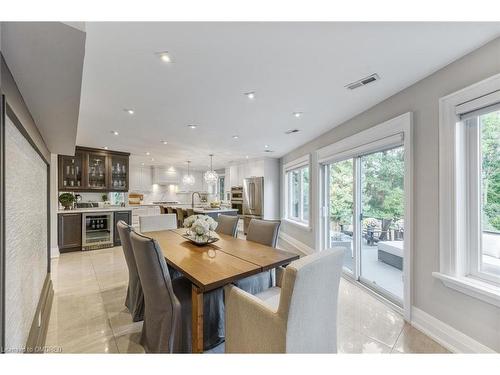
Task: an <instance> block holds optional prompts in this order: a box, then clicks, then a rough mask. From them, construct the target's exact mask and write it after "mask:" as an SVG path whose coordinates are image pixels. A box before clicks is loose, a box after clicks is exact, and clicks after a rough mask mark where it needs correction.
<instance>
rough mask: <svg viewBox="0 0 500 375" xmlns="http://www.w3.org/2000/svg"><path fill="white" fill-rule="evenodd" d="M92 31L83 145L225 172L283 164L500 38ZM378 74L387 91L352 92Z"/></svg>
mask: <svg viewBox="0 0 500 375" xmlns="http://www.w3.org/2000/svg"><path fill="white" fill-rule="evenodd" d="M86 32H87V41H86V55H85V62H84V73H83V82H82V98H81V106H80V117H79V125H78V135H77V144H79V145H84V146H92V147H103V146H108V147H109V148H110V149H116V150H122V151H128V152H131V153H132V154H133V155H134V160H136V161H143V162H146V163H147V164H165V165H175V166H181V165H183V164H184V162H185V161H186V160H188V159H189V160H193V165H194V166H197V167H198V168H201V169H203V168H205V167H206V165H207V163H208V160H209V158H208V154H210V153H213V154H215V158H214V164H215V166H217V167H220V166H224V165H227V164H228V163H229V162H230V161H239V160H244V158H245V157H246V156H247V155H248V156H249V157H250V158H254V157H262V156H272V157H281V156H283V155H284V154H286V153H287V152H289V151H291V150H293V149H294V148H296V147H298V146H300V145H302V144H304V143H306V142H307V141H309V140H311V139H313V138H315V137H317V136H319V135H321V134H322V133H324V132H325V131H327V130H329V129H331V128H332V127H334V126H336V125H338V124H340V123H342V122H343V121H345V120H347V119H349V118H351V117H353V116H354V115H356V114H358V113H360V112H362V111H364V110H366V109H367V108H369V107H371V106H373V105H375V104H376V103H378V102H380V101H382V100H384V99H386V98H387V97H389V96H391V95H393V94H395V93H397V92H398V91H400V90H402V89H404V88H405V87H408V86H410V85H411V84H412V83H414V82H416V81H418V80H420V79H422V78H424V77H426V76H428V75H429V74H431V73H433V72H435V71H436V70H438V69H440V68H442V67H443V66H445V65H447V64H449V63H450V62H452V61H454V60H456V59H457V58H459V57H461V56H463V55H465V54H467V53H468V52H470V51H472V50H474V49H476V48H478V47H479V46H481V45H483V44H484V43H486V42H488V41H489V40H492V39H494V38H495V37H497V36H499V35H500V23H489V24H488V23H218V22H217V23H169V22H163V23H110V22H105V23H94V22H89V23H87V24H86ZM160 51H169V53H170V56H171V58H172V59H173V63H171V64H165V63H164V62H162V61H161V60H160V59H159V58H158V56H156V55H155V53H156V52H160ZM372 73H378V74H379V76H380V77H381V79H380V81H378V82H375V83H373V84H371V85H369V86H366V87H363V88H360V89H358V90H355V91H349V90H347V89H346V88H344V86H345V85H346V84H348V83H350V82H352V81H355V80H358V79H360V78H362V77H365V76H367V75H369V74H372ZM248 91H255V92H256V99H255V100H254V101H250V100H248V99H247V98H246V97H245V96H244V95H243V93H245V92H248ZM124 108H133V109H134V110H135V114H134V115H132V116H131V115H128V114H127V113H126V112H125V111H124ZM294 111H301V112H303V113H304V115H303V117H302V118H300V119H297V118H295V117H293V116H292V113H293V112H294ZM193 123H194V124H198V125H199V128H198V129H196V130H190V129H188V128H187V125H188V124H193ZM292 128H298V129H300V130H301V132H300V133H296V134H293V135H285V134H284V132H285V131H286V130H287V129H292ZM112 130H116V131H118V132H119V133H120V134H119V136H114V135H112V134H111V131H112ZM233 135H239V139H238V140H234V139H233V138H232V136H233ZM161 140H167V141H168V142H169V143H168V145H166V146H165V145H163V144H161V142H160V141H161ZM266 144H268V145H269V146H270V149H272V150H274V153H264V145H266ZM146 152H150V153H151V156H150V157H146V155H145V153H146ZM151 157H154V159H155V162H154V163H152V162H151V160H150V158H151Z"/></svg>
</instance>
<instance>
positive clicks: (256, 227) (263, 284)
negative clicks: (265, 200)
mask: <svg viewBox="0 0 500 375" xmlns="http://www.w3.org/2000/svg"><path fill="white" fill-rule="evenodd" d="M280 224H281V223H280V222H279V221H268V220H259V219H252V220H250V223H249V225H248V231H247V241H253V242H257V243H260V244H262V245H266V246H271V247H276V244H277V242H278V234H279V228H280ZM256 251H258V250H256ZM274 273H275V272H274V270H267V271H264V272H261V273H258V274H257V275H252V276H248V277H245V278H243V279H241V280H238V281H236V282H235V285H236V286H237V287H238V288H240V289H243V290H244V291H245V292H247V293H250V294H257V293H260V292H262V291H264V290H266V289H268V288H271V287H272V286H273V284H274Z"/></svg>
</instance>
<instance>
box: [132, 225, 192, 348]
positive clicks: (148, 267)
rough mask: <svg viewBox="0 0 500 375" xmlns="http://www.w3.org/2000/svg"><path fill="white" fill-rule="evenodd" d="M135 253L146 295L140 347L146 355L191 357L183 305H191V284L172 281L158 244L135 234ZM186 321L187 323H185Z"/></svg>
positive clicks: (182, 279) (178, 279)
mask: <svg viewBox="0 0 500 375" xmlns="http://www.w3.org/2000/svg"><path fill="white" fill-rule="evenodd" d="M130 240H131V243H132V249H133V252H134V256H135V260H136V262H137V270H138V272H139V277H140V279H141V282H142V288H143V291H144V304H145V309H144V323H143V326H142V333H141V339H140V343H141V345H142V346H143V347H144V350H145V351H146V353H188V352H189V349H190V342H191V336H190V330H187V329H184V327H185V326H186V325H188V323H189V324H190V322H185V321H186V320H188V321H190V317H189V316H185V314H183V313H182V305H186V304H190V300H191V298H190V296H191V285H190V282H189V280H187V279H186V278H184V277H178V278H176V279H175V280H171V279H170V274H169V270H168V266H167V262H166V261H165V258H164V256H163V254H162V252H161V249H160V248H159V246H158V244H157V243H156V241H154V240H153V239H151V238H149V237H146V236H143V235H141V234H138V233H135V232H132V233H131V234H130ZM183 320H184V321H183Z"/></svg>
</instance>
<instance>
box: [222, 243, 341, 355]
mask: <svg viewBox="0 0 500 375" xmlns="http://www.w3.org/2000/svg"><path fill="white" fill-rule="evenodd" d="M343 256H344V249H343V248H341V247H338V248H334V249H328V250H323V251H321V252H319V253H316V254H313V255H309V256H306V257H303V258H301V259H299V260H296V261H294V262H292V263H290V264H289V265H288V266H287V267H286V268H285V269H283V268H279V269H278V270H279V271H278V272H277V286H276V287H273V288H270V289H267V290H266V291H264V292H262V293H259V294H257V295H255V296H254V295H251V294H249V293H246V292H245V291H243V290H241V289H239V288H237V287H236V286H227V287H225V300H226V310H225V311H226V344H225V350H226V353H336V352H337V301H338V291H339V283H340V275H341V271H342V260H343Z"/></svg>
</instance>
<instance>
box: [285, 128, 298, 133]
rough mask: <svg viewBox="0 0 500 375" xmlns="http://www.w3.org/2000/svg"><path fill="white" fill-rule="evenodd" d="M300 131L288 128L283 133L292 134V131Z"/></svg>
mask: <svg viewBox="0 0 500 375" xmlns="http://www.w3.org/2000/svg"><path fill="white" fill-rule="evenodd" d="M298 132H300V130H299V129H288V130H287V131H286V132H285V134H293V133H298Z"/></svg>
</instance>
